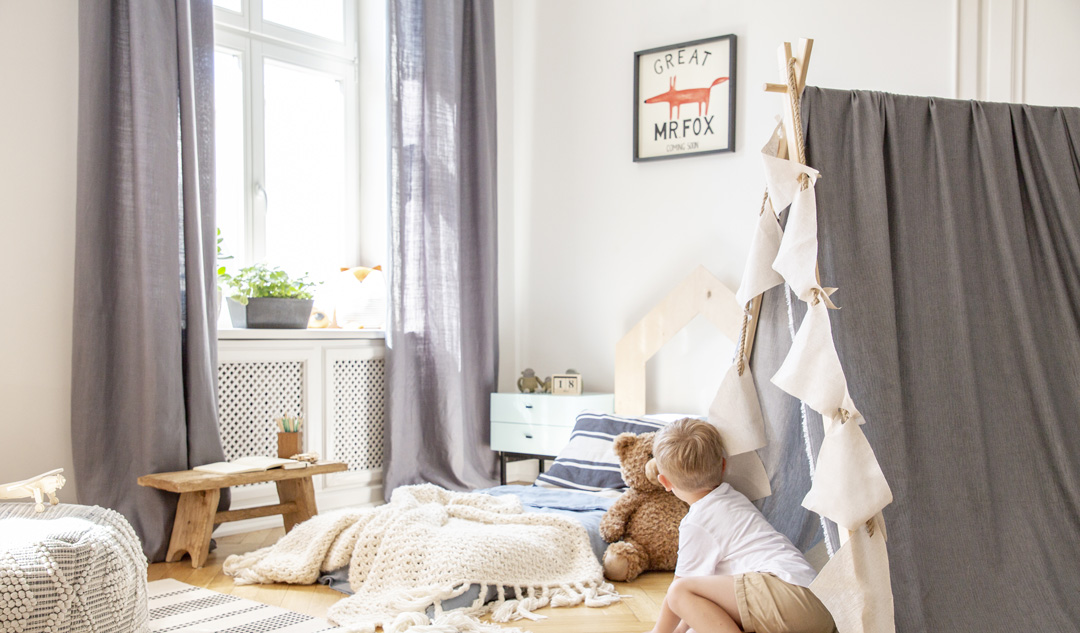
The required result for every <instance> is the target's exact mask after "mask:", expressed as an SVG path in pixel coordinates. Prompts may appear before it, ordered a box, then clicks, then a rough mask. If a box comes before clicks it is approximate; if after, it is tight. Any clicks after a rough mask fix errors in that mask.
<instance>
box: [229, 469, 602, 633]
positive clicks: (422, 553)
mask: <svg viewBox="0 0 1080 633" xmlns="http://www.w3.org/2000/svg"><path fill="white" fill-rule="evenodd" d="M349 563H351V565H350V569H349V584H350V585H351V586H352V588H353V591H354V592H355V593H354V594H353V595H352V596H351V597H348V598H345V599H343V600H341V601H339V602H338V603H337V604H335V605H334V606H333V607H331V608H330V611H329V612H328V614H327V616H328V617H329V619H330V620H331V621H333V622H334V623H336V624H338V625H340V626H343V627H346V628H347V629H349V630H350V631H356V632H361V633H370V632H372V631H374V630H375V628H376V627H382V628H383V630H384V631H386V633H404V632H406V631H409V632H412V633H420V632H421V631H430V632H432V633H435V632H438V633H452V632H454V631H502V630H503V629H502V628H501V627H498V626H497V625H492V624H484V623H482V622H480V621H479V620H478V619H477V616H480V615H483V614H485V613H490V614H491V619H492V620H493V621H496V622H508V621H510V620H516V619H520V618H529V619H539V618H541V617H543V616H538V615H536V614H534V613H533V610H534V609H538V608H540V607H544V606H548V605H551V606H553V607H563V606H572V605H576V604H580V603H582V602H584V603H585V604H586V606H590V607H601V606H606V605H609V604H612V603H614V602H617V601H618V600H619V595H618V593H617V592H616V591H615V589H614V587H612V585H610V584H609V583H607V582H605V581H604V577H603V571H602V569H601V568H600V564H599V563H598V562H597V560H596V557H595V556H594V555H593V553H592V550H591V549H590V547H589V540H588V535H587V534H586V532H585V528H583V527H582V526H581V525H580V524H578V523H577V522H575V521H573V520H572V519H567V518H564V517H559V516H555V515H549V514H537V513H525V512H523V510H522V507H521V502H520V501H519V500H518V498H517V497H513V496H504V497H494V496H491V495H485V494H478V493H463V492H450V491H447V490H444V489H442V488H439V487H438V486H434V485H431V484H424V485H419V486H403V487H401V488H398V489H397V490H395V491H394V492H393V494H392V496H391V499H390V503H388V504H386V505H382V506H377V507H374V508H362V509H350V510H342V511H337V512H331V513H327V514H323V515H319V516H316V517H314V518H312V519H311V520H309V521H306V522H304V523H302V524H300V525H298V526H296V527H295V528H294V529H293V530H292V531H291V532H289V533H288V534H286V535H285V536H284V537H283V538H282V539H281V540H280V541H278V542H277V543H276V544H275V545H272V546H270V547H266V548H263V549H260V550H257V551H254V552H250V553H248V554H241V555H235V556H230V557H229V558H227V559H226V560H225V564H224V566H223V569H224V572H225V573H226V574H227V575H229V576H233V577H234V582H235V583H236V584H248V583H274V582H286V583H293V584H311V583H314V582H315V581H316V579H317V578H318V576H319V571H320V569H321V570H323V571H330V570H333V569H338V568H340V567H342V566H344V565H345V564H349ZM474 584H477V585H480V597H479V598H477V600H476V601H475V602H473V604H472V605H470V606H468V607H463V608H460V609H455V610H453V611H447V612H444V611H443V610H442V607H441V601H442V600H446V599H449V598H453V597H456V596H459V595H461V594H463V593H464V592H465V591H467V590H468V589H469V586H470V585H474ZM489 587H493V588H496V589H497V596H498V597H497V599H496V600H495V601H494V602H491V603H488V604H486V605H485V604H483V601H484V597H485V596H486V595H487V593H488V588H489ZM504 588H512V590H507V589H504ZM432 605H434V618H428V616H427V615H425V610H426V609H427V608H428V607H429V606H432Z"/></svg>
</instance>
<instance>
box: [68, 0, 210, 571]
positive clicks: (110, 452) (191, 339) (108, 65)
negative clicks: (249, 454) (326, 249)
mask: <svg viewBox="0 0 1080 633" xmlns="http://www.w3.org/2000/svg"><path fill="white" fill-rule="evenodd" d="M213 54H214V50H213V6H212V3H211V1H210V0H177V1H176V2H145V1H144V0H111V1H110V0H82V1H81V2H79V139H78V192H77V205H78V209H77V216H76V217H77V220H76V223H77V224H76V247H75V318H74V337H73V366H72V395H71V436H72V449H73V452H74V461H75V476H76V477H77V479H78V483H79V486H78V490H79V502H80V503H83V504H94V505H100V506H105V507H108V508H112V509H114V510H117V511H119V512H121V513H122V514H123V515H124V516H125V517H127V519H128V521H130V522H131V524H132V526H134V528H135V531H136V532H137V533H138V534H139V537H140V538H141V539H142V542H143V550H144V551H145V553H146V555H147V557H148V558H149V559H150V560H151V561H156V560H162V559H163V558H164V556H165V552H166V549H167V547H168V540H169V535H170V532H171V529H172V521H173V515H174V513H175V509H176V500H177V496H176V495H175V494H172V493H165V492H161V491H158V490H154V489H150V488H142V487H140V486H138V485H137V484H136V479H137V478H138V477H139V476H140V475H145V474H149V473H155V472H165V471H173V470H184V469H187V468H189V467H191V466H195V465H198V464H203V463H207V462H212V461H217V460H221V459H224V454H223V452H222V449H221V439H220V436H219V433H218V425H217V405H216V395H215V391H216V372H217V341H216V336H217V332H216V327H215V318H216V307H215V305H214V297H215V292H216V279H215V276H214V273H213V271H214V265H215V261H214V260H215V253H216V250H215V220H214V181H213V174H214V152H213V148H214V145H213V132H214V130H213ZM227 504H228V500H227V499H223V500H222V507H227Z"/></svg>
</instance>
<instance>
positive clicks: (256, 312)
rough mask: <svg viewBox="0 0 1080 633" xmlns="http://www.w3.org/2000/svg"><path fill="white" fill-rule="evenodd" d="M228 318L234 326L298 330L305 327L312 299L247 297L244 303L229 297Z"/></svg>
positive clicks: (312, 302)
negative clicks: (245, 303)
mask: <svg viewBox="0 0 1080 633" xmlns="http://www.w3.org/2000/svg"><path fill="white" fill-rule="evenodd" d="M227 301H228V304H229V318H230V319H232V324H233V327H236V328H252V329H255V328H263V329H268V328H275V329H278V328H280V329H292V330H299V329H303V328H306V327H307V324H308V319H309V318H310V317H311V306H312V305H313V304H314V303H315V300H314V299H276V298H270V297H259V298H251V299H248V302H247V305H244V304H242V303H240V302H239V301H237V300H236V299H233V298H232V297H229V298H228V299H227Z"/></svg>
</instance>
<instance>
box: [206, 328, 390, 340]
mask: <svg viewBox="0 0 1080 633" xmlns="http://www.w3.org/2000/svg"><path fill="white" fill-rule="evenodd" d="M384 338H386V330H330V329H312V330H270V329H243V328H219V329H218V340H219V341H239V340H245V341H260V340H263V341H265V340H304V341H312V340H331V341H337V340H355V339H384Z"/></svg>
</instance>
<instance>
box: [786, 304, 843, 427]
mask: <svg viewBox="0 0 1080 633" xmlns="http://www.w3.org/2000/svg"><path fill="white" fill-rule="evenodd" d="M772 382H773V384H775V385H776V386H777V387H780V388H781V389H783V390H784V391H786V392H787V393H790V394H791V395H793V396H795V397H796V398H798V399H799V400H802V401H803V402H805V403H806V404H807V405H809V406H810V408H811V409H813V410H814V411H817V412H818V413H820V414H822V415H824V416H826V417H836V415H837V410H838V409H840V408H842V407H845V405H847V406H850V405H851V398H850V396H848V395H847V379H846V378H845V377H844V370H843V368H842V367H841V366H840V357H838V356H837V355H836V348H835V347H834V346H833V337H832V328H831V326H830V325H829V309H828V308H827V307H826V306H825V302H824V301H819V302H818V303H817V304H816V305H815V304H809V305H807V307H806V316H805V317H803V322H802V325H800V326H799V331H798V333H797V334H795V340H794V341H792V343H791V349H790V350H789V351H788V355H787V357H786V358H785V359H784V363H783V364H782V365H780V369H778V370H777V371H776V374H775V375H774V376H773V377H772ZM853 409H854V407H851V408H849V409H848V412H849V413H850V414H851V415H852V416H854V415H855V414H856V413H857V412H856V411H854V410H853Z"/></svg>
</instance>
